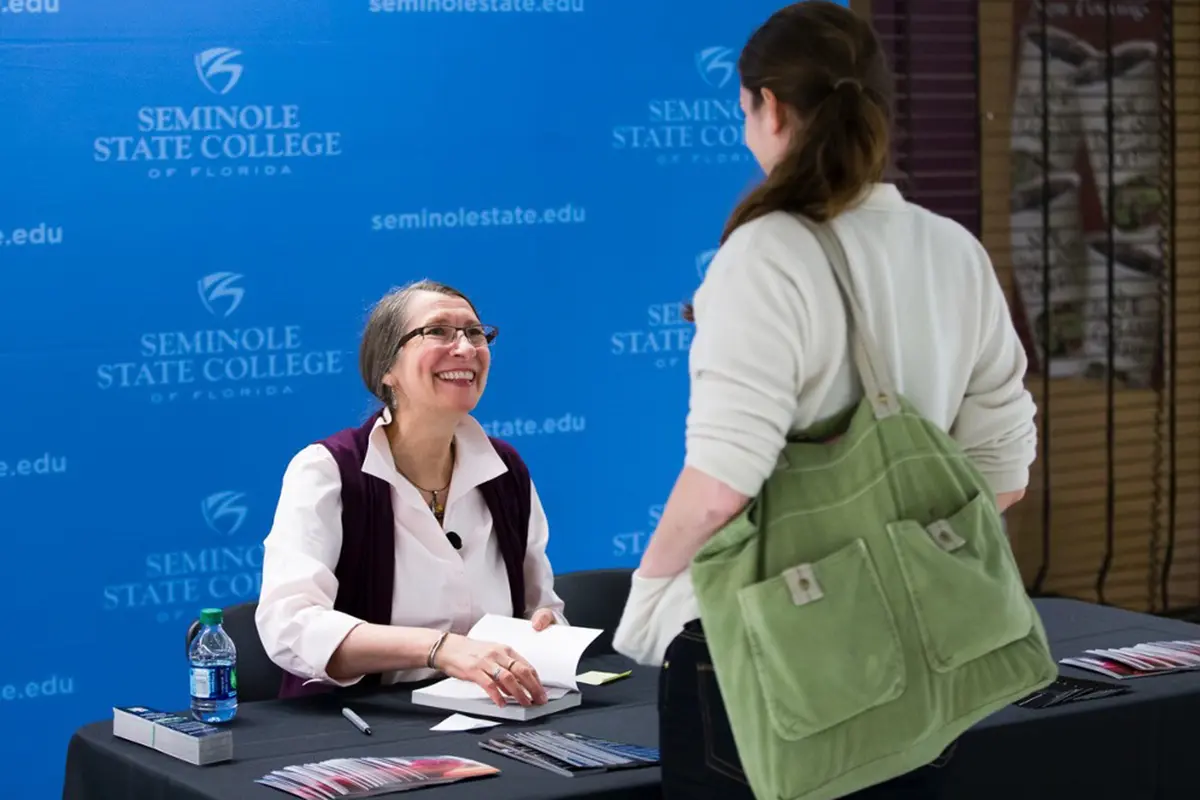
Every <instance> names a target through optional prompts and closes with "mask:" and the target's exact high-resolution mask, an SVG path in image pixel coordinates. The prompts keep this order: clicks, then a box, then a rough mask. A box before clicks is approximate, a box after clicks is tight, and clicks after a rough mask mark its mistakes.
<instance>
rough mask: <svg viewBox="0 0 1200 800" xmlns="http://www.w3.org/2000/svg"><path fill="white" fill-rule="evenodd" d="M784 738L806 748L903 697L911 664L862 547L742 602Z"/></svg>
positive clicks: (757, 587)
mask: <svg viewBox="0 0 1200 800" xmlns="http://www.w3.org/2000/svg"><path fill="white" fill-rule="evenodd" d="M738 601H739V603H740V605H741V610H742V619H743V621H744V622H745V625H746V631H747V634H748V636H749V640H750V659H751V661H752V662H753V664H754V667H755V669H756V671H757V673H758V677H759V680H760V682H761V683H762V691H763V696H764V697H763V699H764V700H765V702H766V706H767V713H768V714H769V715H770V719H771V724H772V726H773V727H774V729H775V732H776V733H777V734H778V735H779V736H780V737H782V738H785V739H790V740H798V739H803V738H805V737H807V736H811V735H813V734H815V733H818V732H820V731H823V730H826V729H828V728H831V727H833V726H834V725H838V724H840V723H842V722H845V721H846V720H848V719H850V718H851V717H855V716H857V715H858V714H861V713H862V712H864V711H867V710H868V709H871V708H874V707H876V706H879V705H882V704H884V703H887V702H890V701H891V700H894V699H896V698H897V697H899V696H900V694H901V693H902V692H903V691H904V686H905V680H906V677H905V671H904V657H903V651H902V650H901V646H900V637H899V634H898V633H897V631H896V622H895V619H894V617H893V616H892V612H891V609H890V608H889V607H888V604H887V601H886V599H885V596H884V594H883V589H882V587H881V585H880V581H879V574H878V572H876V570H875V564H874V562H873V561H872V560H871V555H870V553H869V552H868V550H867V546H866V543H865V542H864V541H863V540H862V539H856V540H855V541H854V542H853V543H851V544H849V545H847V546H845V547H843V548H842V549H840V550H837V551H835V552H834V553H832V554H831V555H828V556H826V557H825V558H823V559H821V560H819V561H816V562H813V563H811V564H799V565H796V566H794V567H791V568H789V569H787V570H785V571H784V572H783V573H782V574H781V575H778V576H776V577H774V578H770V579H768V580H766V581H763V582H761V583H756V584H754V585H752V586H747V587H746V588H744V589H742V590H740V591H739V592H738Z"/></svg>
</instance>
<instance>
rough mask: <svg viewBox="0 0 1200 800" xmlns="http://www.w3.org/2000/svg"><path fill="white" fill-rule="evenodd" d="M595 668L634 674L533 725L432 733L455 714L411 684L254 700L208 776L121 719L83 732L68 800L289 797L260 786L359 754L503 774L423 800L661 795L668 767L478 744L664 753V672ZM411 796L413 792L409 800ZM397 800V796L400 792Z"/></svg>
mask: <svg viewBox="0 0 1200 800" xmlns="http://www.w3.org/2000/svg"><path fill="white" fill-rule="evenodd" d="M590 669H598V670H604V671H607V672H624V671H625V670H627V669H632V670H633V674H632V675H631V676H629V677H628V678H624V679H622V680H619V681H616V682H615V683H610V684H607V685H605V686H581V687H580V689H581V690H582V693H583V698H584V700H583V705H581V706H580V707H578V708H573V709H570V710H567V711H561V712H558V713H556V714H553V715H551V716H549V717H545V718H543V719H539V720H533V721H531V722H527V723H520V722H505V723H503V724H501V725H497V726H495V727H492V728H484V729H480V730H476V731H466V732H463V733H441V732H437V731H431V730H429V729H430V727H432V726H433V725H435V724H437V723H438V722H440V721H441V720H443V719H445V718H446V717H448V716H449V715H450V714H451V713H452V712H449V711H443V710H439V709H432V708H424V707H421V706H414V705H413V704H412V703H411V702H410V700H409V693H410V689H411V686H409V687H406V688H404V689H393V690H390V691H389V690H387V689H383V690H375V691H373V692H371V693H369V694H359V695H357V696H356V695H353V694H352V695H351V696H350V697H349V698H347V697H344V696H343V697H333V696H321V697H310V698H301V699H296V700H288V701H275V700H270V701H265V702H259V703H243V704H242V705H241V707H240V708H239V709H238V716H237V718H236V719H235V720H234V721H233V723H231V727H232V729H233V754H234V758H233V760H232V761H228V762H224V763H221V764H210V765H208V766H204V767H197V766H194V765H192V764H188V763H186V762H183V761H179V760H177V759H174V758H172V757H171V756H168V755H164V754H162V753H159V752H156V751H154V750H151V749H149V748H147V747H142V746H141V745H137V744H133V743H132V742H127V741H124V740H122V739H117V738H115V737H114V736H113V735H112V721H111V720H106V721H104V722H96V723H93V724H90V725H86V726H84V727H83V728H81V729H79V730H78V731H77V732H76V733H75V735H74V736H73V737H71V743H70V745H69V746H68V748H67V765H66V776H65V781H64V785H63V800H124V799H125V798H129V800H133V798H137V800H143V799H145V800H243V798H245V800H272V799H273V800H286V798H288V797H290V795H287V794H285V793H283V792H281V791H278V790H277V789H271V788H268V787H266V786H262V785H260V784H257V783H254V780H255V779H257V778H260V777H262V776H263V775H265V774H266V773H268V772H270V771H271V770H274V769H279V768H281V767H285V766H288V765H289V764H302V763H305V762H311V761H322V760H324V759H327V758H345V757H357V756H400V757H405V756H422V755H453V756H462V757H465V758H473V759H476V760H479V761H483V762H484V763H487V764H491V765H492V766H495V767H499V768H500V769H501V770H502V774H501V775H499V776H497V777H494V778H485V779H482V780H478V781H464V782H461V783H456V784H450V785H446V786H438V787H432V788H429V789H421V790H419V791H418V792H417V793H416V794H415V795H412V796H413V798H414V800H417V798H424V797H426V796H429V795H430V794H431V793H436V798H437V800H458V798H479V797H480V796H483V795H486V796H487V797H488V798H489V800H506V799H507V798H529V797H537V798H573V797H588V798H614V800H615V798H632V799H634V800H636V798H641V797H645V798H650V797H654V798H657V797H659V796H660V792H659V785H660V783H661V778H660V776H659V771H658V768H657V767H649V768H645V769H635V770H628V771H623V772H616V773H610V774H606V775H588V776H582V777H575V778H563V777H559V776H557V775H554V774H551V773H549V772H545V771H544V770H540V769H537V768H536V767H529V766H526V765H524V764H521V763H520V762H518V761H514V760H512V759H508V758H505V757H503V756H500V755H496V754H494V753H491V752H489V751H487V750H484V749H483V748H481V747H480V746H479V745H478V741H479V740H480V739H481V738H484V737H485V736H487V735H492V734H496V733H499V732H501V731H504V730H507V729H511V728H513V727H517V726H519V727H522V728H525V729H538V728H555V729H557V730H562V731H572V732H575V733H583V734H590V735H593V736H600V737H603V738H608V739H615V740H618V741H625V742H631V743H633V744H642V745H650V746H654V745H655V744H657V742H658V711H657V697H658V670H656V669H648V668H644V667H638V666H637V665H635V664H633V663H632V662H630V661H628V660H627V659H625V658H623V657H621V656H616V655H608V656H600V657H598V658H586V659H584V660H583V661H582V662H581V664H580V672H584V671H586V670H590ZM343 706H349V707H350V708H353V709H354V710H355V711H356V712H358V714H359V715H360V716H362V718H363V719H365V720H366V721H367V722H368V724H370V726H371V735H370V736H366V735H364V734H362V733H359V732H358V731H357V730H356V729H355V728H354V727H353V726H351V724H350V723H349V722H347V721H346V719H345V718H344V717H342V715H341V709H342V707H343ZM408 794H410V793H405V794H404V795H396V796H397V797H400V796H407V795H408ZM389 796H391V795H389Z"/></svg>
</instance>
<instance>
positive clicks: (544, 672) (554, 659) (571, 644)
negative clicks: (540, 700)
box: [467, 614, 602, 691]
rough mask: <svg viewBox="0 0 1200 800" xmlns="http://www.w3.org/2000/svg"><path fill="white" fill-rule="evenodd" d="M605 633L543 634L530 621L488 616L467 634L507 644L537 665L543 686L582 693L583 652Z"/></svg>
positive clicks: (563, 629) (563, 630)
mask: <svg viewBox="0 0 1200 800" xmlns="http://www.w3.org/2000/svg"><path fill="white" fill-rule="evenodd" d="M601 633H602V631H601V630H600V629H599V628H574V627H571V626H570V625H551V626H550V627H549V628H546V629H545V630H541V631H535V630H534V629H533V623H532V622H530V621H529V620H527V619H516V618H515V617H504V616H500V615H498V614H486V615H484V617H483V618H482V619H481V620H479V622H476V623H475V627H473V628H471V630H470V632H469V633H468V634H467V636H468V637H470V638H472V639H475V640H476V641H481V642H499V643H500V644H506V645H508V646H509V647H511V648H512V649H513V650H515V651H516V652H517V654H518V655H520V656H521V657H522V658H524V659H525V660H526V661H528V662H529V663H530V664H532V665H533V668H534V669H536V670H537V673H538V677H539V678H541V679H542V685H543V686H545V687H547V688H549V687H552V686H553V687H558V688H562V689H570V690H572V691H578V690H579V684H578V683H576V681H575V673H576V672H578V671H579V659H580V658H582V657H583V651H584V650H586V649H587V646H588V645H589V644H591V643H592V642H593V641H594V640H595V639H596V637H597V636H599V635H600V634H601Z"/></svg>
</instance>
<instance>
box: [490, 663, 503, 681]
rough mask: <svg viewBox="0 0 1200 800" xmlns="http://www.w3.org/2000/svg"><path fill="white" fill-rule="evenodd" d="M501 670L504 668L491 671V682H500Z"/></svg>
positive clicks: (499, 667) (498, 667)
mask: <svg viewBox="0 0 1200 800" xmlns="http://www.w3.org/2000/svg"><path fill="white" fill-rule="evenodd" d="M502 669H504V667H501V666H497V667H496V668H495V669H494V670H492V680H494V681H495V682H496V683H499V682H500V671H501V670H502Z"/></svg>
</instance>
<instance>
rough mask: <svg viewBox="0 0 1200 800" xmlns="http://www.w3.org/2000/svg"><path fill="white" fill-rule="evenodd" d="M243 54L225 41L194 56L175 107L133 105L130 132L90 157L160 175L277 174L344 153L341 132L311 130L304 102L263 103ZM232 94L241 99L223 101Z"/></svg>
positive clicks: (97, 144) (98, 145)
mask: <svg viewBox="0 0 1200 800" xmlns="http://www.w3.org/2000/svg"><path fill="white" fill-rule="evenodd" d="M243 56H244V54H243V52H242V51H241V50H239V49H237V48H234V47H227V46H220V47H208V48H205V49H203V50H200V51H199V52H197V53H194V54H192V55H191V56H190V62H191V64H190V67H191V69H189V72H190V73H191V78H190V80H191V81H193V84H192V85H193V86H195V87H196V88H195V91H194V92H192V93H191V94H189V95H188V96H187V97H180V98H179V99H180V100H181V101H182V102H180V103H179V104H177V105H144V106H142V107H140V108H138V109H136V110H134V111H133V112H132V113H131V116H132V118H133V119H132V122H131V124H130V127H129V129H128V130H127V131H125V132H122V133H118V134H115V135H110V136H97V137H96V138H95V139H94V140H93V141H92V159H93V160H94V161H95V162H97V163H99V164H117V165H121V164H124V165H134V168H136V169H138V170H139V171H141V172H142V173H143V174H144V175H145V176H146V177H148V178H151V179H154V180H161V179H164V178H181V177H184V178H272V177H277V176H280V175H291V174H292V173H293V170H294V169H296V168H297V167H298V166H299V165H300V164H303V163H304V162H305V161H311V160H313V159H321V158H329V157H334V156H340V155H341V154H342V134H341V133H340V132H337V131H327V130H312V129H310V127H309V126H308V125H307V124H306V122H307V115H306V114H305V113H303V111H304V110H303V109H302V108H301V107H300V106H299V105H296V104H288V103H279V102H276V101H274V100H273V99H266V100H265V101H264V99H263V96H264V95H263V90H262V89H261V88H258V87H254V86H250V85H249V83H251V81H250V79H249V78H247V77H246V76H247V74H248V71H247V68H246V66H245V65H244V64H243V61H242V59H243ZM184 63H186V62H184ZM181 66H182V65H181ZM155 96H156V97H158V96H161V93H156V94H155ZM234 96H236V97H237V102H234V101H233V100H230V101H228V102H226V101H225V100H224V98H226V97H230V98H232V97H234Z"/></svg>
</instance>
